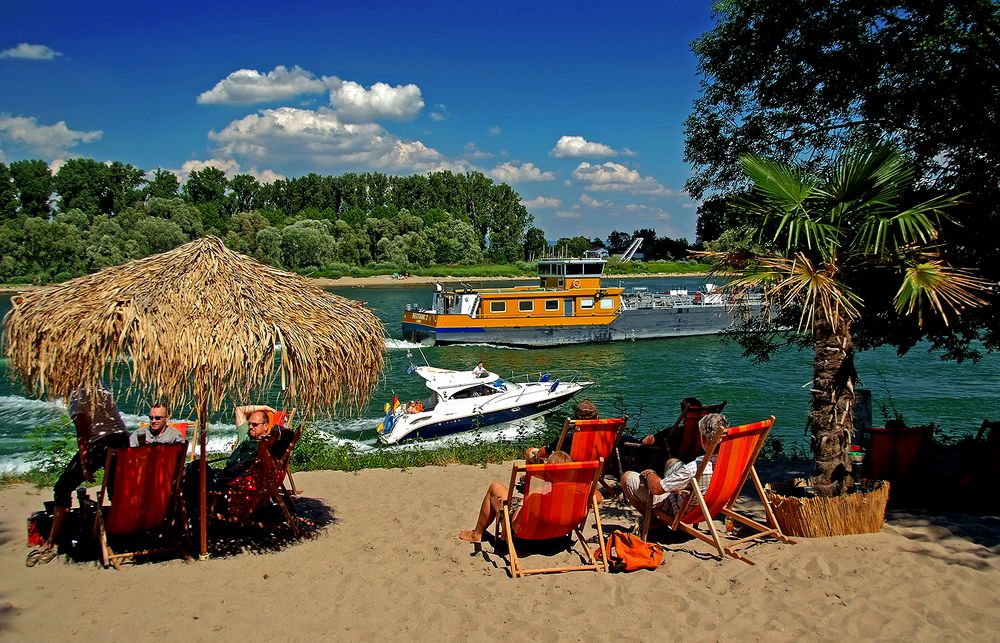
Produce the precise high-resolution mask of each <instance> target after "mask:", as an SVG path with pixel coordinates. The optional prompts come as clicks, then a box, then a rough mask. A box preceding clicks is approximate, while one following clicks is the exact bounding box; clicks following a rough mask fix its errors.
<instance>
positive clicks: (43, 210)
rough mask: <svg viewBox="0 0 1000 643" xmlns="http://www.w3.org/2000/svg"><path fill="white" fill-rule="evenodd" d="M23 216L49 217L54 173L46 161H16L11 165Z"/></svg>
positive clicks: (11, 173) (11, 172)
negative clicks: (50, 170)
mask: <svg viewBox="0 0 1000 643" xmlns="http://www.w3.org/2000/svg"><path fill="white" fill-rule="evenodd" d="M10 175H11V177H12V178H13V179H14V187H15V188H16V189H17V196H18V200H19V201H20V204H21V216H25V217H48V216H49V197H50V196H51V195H52V173H51V172H49V166H48V165H47V164H46V163H45V161H39V160H37V159H36V160H31V161H14V162H13V163H11V164H10Z"/></svg>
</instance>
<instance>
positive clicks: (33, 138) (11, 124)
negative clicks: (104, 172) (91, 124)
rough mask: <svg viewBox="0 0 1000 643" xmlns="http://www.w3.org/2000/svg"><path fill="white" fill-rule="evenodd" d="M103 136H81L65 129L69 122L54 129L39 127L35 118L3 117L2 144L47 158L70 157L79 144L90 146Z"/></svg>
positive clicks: (96, 133) (95, 133) (0, 126)
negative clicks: (70, 151)
mask: <svg viewBox="0 0 1000 643" xmlns="http://www.w3.org/2000/svg"><path fill="white" fill-rule="evenodd" d="M103 135H104V132H102V131H101V130H93V131H90V132H78V131H76V130H71V129H70V128H68V127H67V126H66V121H59V122H57V123H55V124H54V125H39V124H38V122H37V121H36V120H35V117H34V116H31V117H27V116H10V115H7V114H0V142H6V143H9V144H10V145H12V146H14V147H20V148H24V149H25V150H27V151H29V152H30V153H32V154H38V155H39V156H42V157H44V158H57V157H61V156H70V154H69V149H70V148H71V147H76V146H77V145H79V144H80V143H91V142H93V141H96V140H98V139H100V138H101V136H103Z"/></svg>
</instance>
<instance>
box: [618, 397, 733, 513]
mask: <svg viewBox="0 0 1000 643" xmlns="http://www.w3.org/2000/svg"><path fill="white" fill-rule="evenodd" d="M728 426H729V423H728V422H727V421H726V418H725V416H723V415H722V414H721V413H711V414H709V415H706V416H705V417H703V418H701V420H700V421H699V422H698V430H699V432H700V433H701V446H702V448H703V449H706V448H708V445H710V444H712V441H713V440H714V439H715V438H716V437H717V436H718V434H719V432H720V431H722V430H723V429H725V428H726V427H728ZM704 458H705V456H704V455H700V456H698V457H697V458H695V459H694V461H692V462H689V463H687V464H684V463H683V462H681V461H680V460H678V459H676V458H671V459H670V460H668V461H667V465H666V468H665V470H664V472H663V476H662V477H661V476H660V475H658V474H657V473H656V472H655V471H653V470H652V469H646V470H645V471H642V472H640V473H636V472H635V471H626V472H625V473H624V474H623V475H622V479H621V485H622V492H624V494H625V497H626V498H627V499H628V501H629V502H630V503H631V504H632V506H633V507H635V508H636V509H637V510H638V511H639V512H640V513H645V512H646V504H647V501H648V499H649V494H650V493H652V494H653V505H654V506H655V507H657V508H658V509H662V510H663V511H664V512H666V513H669V514H671V515H674V514H676V513H677V512H678V511H680V510H681V504H682V503H683V502H684V497H683V496H682V495H681V494H680V493H677V492H678V491H680V490H681V489H683V488H684V487H685V486H687V483H688V481H690V480H691V479H692V478H694V476H695V474H696V473H697V472H698V467H699V466H700V465H701V462H702V460H704ZM714 464H715V455H713V456H712V458H711V460H709V462H708V465H707V466H706V467H705V470H704V471H703V472H702V474H701V480H699V481H698V485H699V486H700V487H701V489H702V492H704V491H706V490H707V489H708V484H709V482H711V480H712V471H713V465H714ZM643 481H645V483H646V484H645V485H643V484H642V483H643Z"/></svg>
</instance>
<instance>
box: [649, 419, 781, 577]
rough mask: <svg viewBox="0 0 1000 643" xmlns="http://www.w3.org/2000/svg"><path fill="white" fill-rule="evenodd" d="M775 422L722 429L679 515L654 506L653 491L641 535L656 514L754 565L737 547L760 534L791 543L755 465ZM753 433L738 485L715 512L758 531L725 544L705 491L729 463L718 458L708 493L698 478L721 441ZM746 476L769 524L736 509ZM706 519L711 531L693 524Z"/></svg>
mask: <svg viewBox="0 0 1000 643" xmlns="http://www.w3.org/2000/svg"><path fill="white" fill-rule="evenodd" d="M773 424H774V416H773V415H772V416H771V417H770V418H768V419H766V420H761V421H760V422H754V423H752V424H744V425H741V426H735V427H730V428H727V429H726V430H725V431H722V432H721V433H720V434H719V435H718V436H717V437H716V438H715V440H713V441H712V443H711V444H710V445H709V447H708V449H707V451H706V454H705V457H704V459H703V460H702V462H701V466H699V467H698V471H697V473H696V474H695V476H694V478H693V479H692V480H690V481H689V482H688V484H687V487H686V488H685V489H684V490H683V491H681V492H680V493H682V494H684V495H685V496H686V498H685V500H684V502H683V504H682V505H681V509H680V511H678V512H677V514H676V515H674V516H671V515H670V514H668V513H666V512H664V511H662V510H660V509H657V508H656V507H654V506H653V494H652V493H650V494H649V497H648V499H647V502H646V511H645V513H644V516H643V526H642V538H643V540H646V539H647V537H648V536H649V529H650V525H651V522H652V519H653V518H656V519H657V520H658V521H659V522H662V523H665V524H666V525H668V526H669V527H670V528H671V529H673V530H677V529H680V530H682V531H684V532H685V533H687V534H690V535H691V536H694V537H695V538H698V539H699V540H702V541H704V542H706V543H708V544H710V545H713V546H714V547H715V548H716V549H717V550H718V552H719V559H720V560H721V559H724V558H725V557H726V556H727V555H728V556H731V557H733V558H736V559H738V560H742V561H743V562H745V563H749V564H751V565H753V564H754V563H753V561H752V560H750V559H749V558H748V557H746V556H745V555H743V554H742V553H741V552H739V551H737V550H736V548H737V547H740V546H742V545H744V544H747V543H749V542H751V541H754V540H758V539H761V538H775V539H777V540H779V541H781V542H786V543H792V544H794V543H795V541H794V540H792V539H791V538H789V537H788V536H786V535H785V534H784V533H782V531H781V527H780V526H779V525H778V521H777V520H776V519H775V517H774V510H773V509H772V508H771V503H769V502H768V500H767V496H766V495H765V493H764V485H763V484H761V481H760V477H759V476H758V475H757V470H756V468H755V467H754V463H755V462H756V461H757V456H758V455H759V453H760V449H761V447H762V446H763V445H764V440H765V439H766V438H767V434H768V433H769V432H770V430H771V426H772V425H773ZM750 433H758V434H760V435H759V438H758V440H757V444H756V446H755V447H754V448H753V450H752V452H751V453H750V455H749V457H748V458H747V461H746V463H745V464H744V465H743V466H742V471H741V472H739V473H738V474H737V476H738V478H737V483H736V485H735V491H734V492H733V493H732V495H731V496H730V497H729V498H728V499H726V500H725V503H724V504H723V506H722V507H721V509H719V510H718V511H717V512H716V514H715V515H718V514H721V515H723V516H726V517H727V518H731V519H732V520H735V521H737V522H739V523H741V524H743V525H746V526H747V527H749V528H751V529H752V530H753V531H754V532H755V533H753V534H752V535H750V536H747V537H745V538H740V539H737V540H732V539H727V540H728V544H724V543H723V540H722V537H721V535H720V533H719V530H718V529H717V528H716V526H715V521H714V520H713V514H711V513H710V509H709V507H708V504H707V502H706V500H705V495H709V496H710V495H711V494H712V484H714V483H717V482H718V481H719V480H722V478H717V477H716V476H717V475H719V473H718V472H719V471H726V470H727V469H728V463H726V462H721V463H720V462H718V461H716V463H715V471H716V473H715V474H713V475H712V480H711V482H709V487H708V490H707V491H706V492H705V494H702V492H701V488H700V486H699V485H698V480H700V479H701V475H702V472H703V471H704V469H705V467H706V466H707V464H708V462H709V459H710V458H711V457H712V455H713V454H714V453H715V452H716V450H717V449H719V447H720V445H721V444H722V443H723V442H724V441H725V440H730V439H739V438H740V437H742V436H747V435H748V434H750ZM747 478H750V479H752V480H753V484H754V488H755V489H756V491H757V495H758V496H759V497H760V502H761V504H762V505H763V506H764V514H765V516H766V520H767V522H768V525H770V526H768V525H762V524H761V523H759V522H757V521H756V520H754V519H752V518H750V517H749V516H745V515H743V514H741V513H739V512H738V511H736V510H735V509H734V508H733V506H734V505H735V504H736V500H737V499H738V498H739V496H740V493H741V492H742V491H743V487H744V486H745V485H746V481H747ZM718 483H719V484H724V483H725V481H724V480H723V481H722V482H718ZM701 522H704V523H705V524H706V525H707V529H708V533H707V534H706V533H704V532H702V531H699V530H698V529H696V528H695V527H694V525H697V524H698V523H701Z"/></svg>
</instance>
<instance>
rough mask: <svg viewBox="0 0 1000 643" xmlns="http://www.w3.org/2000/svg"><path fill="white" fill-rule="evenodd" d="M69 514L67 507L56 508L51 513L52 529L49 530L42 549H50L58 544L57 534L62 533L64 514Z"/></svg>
mask: <svg viewBox="0 0 1000 643" xmlns="http://www.w3.org/2000/svg"><path fill="white" fill-rule="evenodd" d="M68 513H69V509H68V508H67V507H56V508H55V509H54V510H53V511H52V529H50V530H49V537H48V538H47V539H46V540H45V544H44V545H42V549H52V548H53V547H55V546H56V543H57V542H59V532H61V531H62V526H63V522H65V521H66V514H68Z"/></svg>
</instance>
